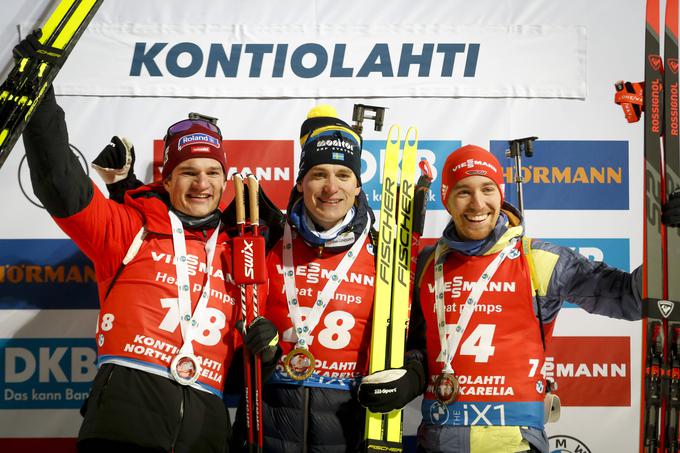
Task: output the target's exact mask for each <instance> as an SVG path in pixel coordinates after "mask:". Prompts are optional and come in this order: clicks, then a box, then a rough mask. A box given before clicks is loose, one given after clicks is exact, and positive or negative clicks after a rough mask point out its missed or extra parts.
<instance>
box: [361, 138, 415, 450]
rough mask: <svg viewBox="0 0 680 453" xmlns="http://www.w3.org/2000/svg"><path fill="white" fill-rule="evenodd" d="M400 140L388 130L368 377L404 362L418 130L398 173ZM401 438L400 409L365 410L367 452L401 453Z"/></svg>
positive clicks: (407, 143)
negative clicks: (373, 411) (384, 412)
mask: <svg viewBox="0 0 680 453" xmlns="http://www.w3.org/2000/svg"><path fill="white" fill-rule="evenodd" d="M400 136H401V129H400V128H399V126H392V127H391V128H390V131H389V133H388V136H387V144H386V147H385V163H384V166H383V177H382V194H381V207H380V223H379V228H378V246H377V251H376V255H377V257H378V260H377V265H376V277H377V278H376V285H375V296H374V302H373V330H372V335H371V351H370V363H369V373H374V372H376V371H381V370H384V369H387V368H399V367H401V366H402V365H403V364H404V348H405V343H406V331H407V326H408V317H409V312H410V300H411V299H410V297H411V294H410V293H411V282H412V280H413V276H412V261H411V257H412V251H413V227H414V218H413V216H414V193H415V182H414V176H415V170H416V151H417V148H418V131H417V130H416V129H415V128H409V129H408V131H407V133H406V138H405V142H404V149H403V155H402V159H401V160H402V162H401V170H400V168H399V152H400V148H401V139H400ZM399 172H401V178H400V181H401V182H400V183H398V174H399ZM420 192H421V193H422V192H423V191H420ZM421 232H422V231H421ZM401 438H402V411H401V410H398V411H392V412H390V413H389V414H375V413H372V412H370V411H366V432H365V449H366V451H368V452H370V451H390V452H401V451H403V446H402V440H401Z"/></svg>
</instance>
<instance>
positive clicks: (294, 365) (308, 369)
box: [283, 348, 314, 381]
mask: <svg viewBox="0 0 680 453" xmlns="http://www.w3.org/2000/svg"><path fill="white" fill-rule="evenodd" d="M283 366H284V368H285V369H286V373H288V376H290V377H291V378H292V379H295V380H296V381H302V380H304V379H307V378H308V377H309V376H311V375H312V373H313V372H314V356H313V355H312V353H311V352H309V351H308V350H307V349H304V348H295V349H293V350H292V351H290V352H289V353H288V354H286V358H285V360H284V361H283Z"/></svg>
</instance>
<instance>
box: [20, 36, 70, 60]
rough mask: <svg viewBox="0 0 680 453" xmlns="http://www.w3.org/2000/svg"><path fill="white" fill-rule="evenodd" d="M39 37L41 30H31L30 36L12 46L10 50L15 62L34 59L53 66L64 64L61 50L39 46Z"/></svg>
mask: <svg viewBox="0 0 680 453" xmlns="http://www.w3.org/2000/svg"><path fill="white" fill-rule="evenodd" d="M41 36H42V30H40V29H37V30H33V31H32V32H31V34H29V35H28V36H26V37H25V38H24V39H22V40H21V42H20V43H19V44H17V45H16V46H14V49H12V54H14V58H15V59H16V60H17V61H18V60H21V59H22V58H35V59H38V60H41V61H44V62H46V63H49V64H51V65H53V66H61V65H62V63H63V62H64V58H63V52H62V50H61V49H57V48H54V47H50V46H46V45H44V44H41V43H40V37H41Z"/></svg>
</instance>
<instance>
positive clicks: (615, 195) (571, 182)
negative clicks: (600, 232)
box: [491, 140, 629, 210]
mask: <svg viewBox="0 0 680 453" xmlns="http://www.w3.org/2000/svg"><path fill="white" fill-rule="evenodd" d="M507 148H508V142H507V140H505V141H503V140H492V141H491V152H492V153H493V154H494V155H495V156H496V157H497V158H498V159H499V160H500V162H501V164H502V165H503V166H504V167H505V177H504V179H505V182H506V185H505V195H506V198H507V200H508V201H509V202H510V203H512V204H513V205H515V206H517V189H516V185H515V183H514V182H513V181H514V173H513V172H514V167H513V164H514V160H513V159H510V158H506V157H505V151H506V149H507ZM628 172H629V164H628V142H626V141H615V140H602V141H596V140H591V141H580V140H537V141H536V142H535V143H534V155H533V157H530V158H527V157H522V178H523V180H524V182H523V184H522V190H523V199H524V207H525V209H579V210H581V209H611V210H614V209H616V210H627V209H628V206H629V201H628V195H629V194H628V178H629V174H628Z"/></svg>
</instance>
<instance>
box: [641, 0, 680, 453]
mask: <svg viewBox="0 0 680 453" xmlns="http://www.w3.org/2000/svg"><path fill="white" fill-rule="evenodd" d="M677 11H678V1H677V0H668V1H667V3H666V14H665V24H664V25H665V27H664V29H665V36H664V38H665V39H664V60H665V64H666V74H665V77H664V63H663V60H662V59H661V56H660V52H659V30H660V27H659V13H660V11H659V0H647V4H646V27H645V90H644V104H643V105H644V111H645V122H644V131H645V135H644V160H645V169H644V195H645V199H644V200H645V201H644V233H643V244H644V245H643V290H642V296H643V299H644V301H643V337H642V345H643V349H642V354H643V385H642V401H641V406H642V416H641V420H640V421H641V429H640V450H641V451H644V452H646V453H657V452H658V453H666V452H673V453H675V452H677V437H678V433H677V418H678V414H677V398H676V402H675V403H672V402H671V398H670V394H671V391H672V392H674V393H675V394H676V395H677V389H672V388H671V387H676V386H677V381H678V380H677V378H676V379H675V383H674V384H673V383H672V381H673V380H672V379H671V377H672V374H675V375H676V376H677V375H678V374H680V371H677V370H676V371H675V373H673V365H672V363H671V356H672V355H674V358H675V360H677V347H675V348H674V347H673V345H674V343H677V341H678V330H680V309H676V310H674V307H675V305H676V304H677V303H678V302H679V301H680V282H678V279H677V278H674V279H673V278H669V276H670V275H671V270H675V271H676V272H677V270H678V269H680V267H678V263H679V261H678V260H679V259H680V237H679V236H678V231H677V229H669V230H667V229H666V227H665V226H664V225H663V224H662V222H661V207H662V205H663V203H665V202H666V199H667V194H668V193H670V191H672V190H674V189H677V188H678V187H680V186H679V185H678V182H679V180H678V174H680V154H679V153H680V149H679V147H678V75H677V69H678V46H677V28H678V24H677V20H678V13H677ZM662 137H663V148H662V143H661V140H660V139H661V138H662ZM662 153H663V154H662ZM676 368H677V367H676Z"/></svg>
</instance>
